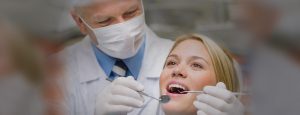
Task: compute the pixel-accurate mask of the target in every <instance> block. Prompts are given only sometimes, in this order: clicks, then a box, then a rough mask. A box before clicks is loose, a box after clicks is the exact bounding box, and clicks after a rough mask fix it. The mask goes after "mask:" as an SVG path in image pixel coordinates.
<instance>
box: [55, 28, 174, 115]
mask: <svg viewBox="0 0 300 115" xmlns="http://www.w3.org/2000/svg"><path fill="white" fill-rule="evenodd" d="M172 45H173V42H172V41H170V40H167V39H161V38H159V37H158V36H156V35H155V34H154V33H153V32H152V31H151V30H150V29H148V28H147V32H146V46H145V47H146V48H145V52H144V58H143V62H142V66H141V70H140V74H139V77H138V80H137V81H138V82H140V83H142V84H143V85H144V86H145V92H146V93H148V94H150V95H153V96H155V97H159V77H160V74H161V71H162V69H163V66H164V63H165V60H166V58H167V56H168V54H169V51H170V49H171V47H172ZM59 56H60V57H61V58H62V61H63V62H64V63H65V70H64V73H65V76H66V77H65V78H66V81H65V82H64V86H65V88H66V93H67V94H66V102H67V108H68V110H67V112H68V113H69V114H70V115H94V111H95V109H96V108H95V103H96V97H97V94H99V92H101V91H102V90H103V89H104V88H105V87H106V86H108V85H109V84H110V82H108V81H106V80H105V79H106V78H107V76H106V74H105V73H104V71H103V70H102V68H101V67H100V66H99V64H98V62H97V60H96V56H95V54H94V52H93V49H92V46H91V41H90V39H89V38H88V37H86V38H85V39H84V40H82V41H81V42H79V43H77V44H75V45H73V46H70V47H68V48H66V49H64V50H63V51H62V52H60V53H59ZM158 106H159V104H158V102H157V101H151V99H150V98H148V97H145V107H144V108H140V109H135V110H134V111H133V112H131V113H128V115H155V114H156V112H157V111H158V110H157V109H158V108H159V107H158Z"/></svg>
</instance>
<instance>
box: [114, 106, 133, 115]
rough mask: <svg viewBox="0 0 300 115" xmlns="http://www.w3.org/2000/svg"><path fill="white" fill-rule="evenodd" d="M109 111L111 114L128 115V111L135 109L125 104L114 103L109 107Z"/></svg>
mask: <svg viewBox="0 0 300 115" xmlns="http://www.w3.org/2000/svg"><path fill="white" fill-rule="evenodd" d="M108 109H109V110H108V113H110V114H111V115H126V114H127V113H129V112H131V111H133V108H132V107H129V106H124V105H112V106H110V107H108Z"/></svg>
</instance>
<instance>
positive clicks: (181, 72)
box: [172, 67, 187, 78]
mask: <svg viewBox="0 0 300 115" xmlns="http://www.w3.org/2000/svg"><path fill="white" fill-rule="evenodd" d="M172 77H182V78H186V77H187V76H186V72H185V69H184V67H177V68H174V71H173V73H172Z"/></svg>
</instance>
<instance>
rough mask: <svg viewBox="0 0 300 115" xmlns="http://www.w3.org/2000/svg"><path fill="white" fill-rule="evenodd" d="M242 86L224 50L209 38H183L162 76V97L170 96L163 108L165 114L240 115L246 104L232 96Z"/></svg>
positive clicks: (179, 40)
mask: <svg viewBox="0 0 300 115" xmlns="http://www.w3.org/2000/svg"><path fill="white" fill-rule="evenodd" d="M239 83H240V82H239V79H238V77H237V75H236V71H235V67H234V63H233V59H232V58H231V57H230V55H228V54H227V53H226V52H225V51H224V50H223V49H222V48H220V47H219V46H218V45H217V44H216V43H215V42H213V41H212V40H210V39H209V38H207V37H206V36H202V35H197V34H188V35H183V36H181V37H179V38H178V39H177V40H176V42H175V45H174V46H173V48H172V49H171V52H170V54H169V56H168V58H167V60H166V63H165V66H164V69H163V72H162V74H161V77H160V94H161V95H169V96H170V97H171V100H170V102H168V103H166V104H163V105H162V109H163V111H164V114H166V115H196V114H198V115H225V114H226V115H241V114H243V111H244V109H243V105H242V104H241V103H240V101H239V100H238V98H237V97H236V96H234V95H233V93H232V92H238V91H239V86H240V84H239ZM226 87H227V89H228V90H227V89H226ZM184 91H204V92H205V93H197V94H196V93H194V94H192V93H186V92H184ZM197 95H198V96H197Z"/></svg>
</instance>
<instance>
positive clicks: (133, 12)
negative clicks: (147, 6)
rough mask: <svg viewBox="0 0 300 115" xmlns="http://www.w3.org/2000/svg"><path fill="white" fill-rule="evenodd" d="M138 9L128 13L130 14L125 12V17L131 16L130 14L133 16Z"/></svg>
mask: <svg viewBox="0 0 300 115" xmlns="http://www.w3.org/2000/svg"><path fill="white" fill-rule="evenodd" d="M137 10H138V9H135V10H133V11H130V12H126V13H125V15H132V14H135V12H136V11H137Z"/></svg>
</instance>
